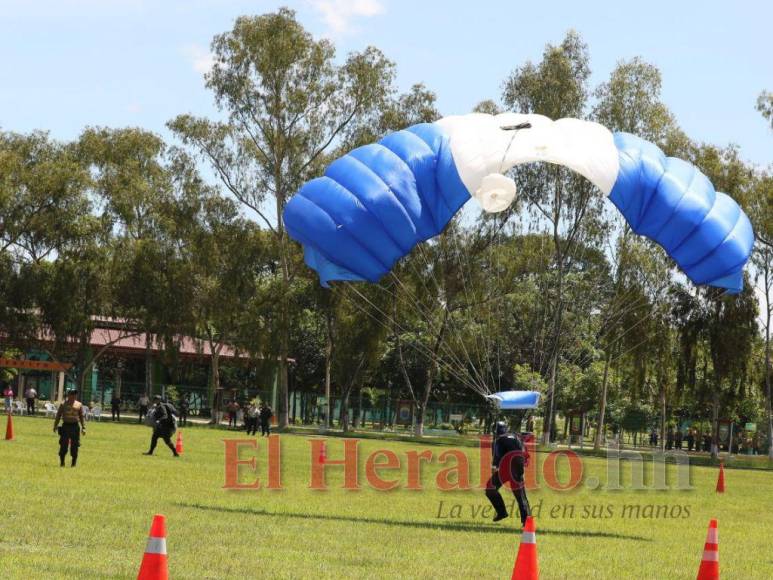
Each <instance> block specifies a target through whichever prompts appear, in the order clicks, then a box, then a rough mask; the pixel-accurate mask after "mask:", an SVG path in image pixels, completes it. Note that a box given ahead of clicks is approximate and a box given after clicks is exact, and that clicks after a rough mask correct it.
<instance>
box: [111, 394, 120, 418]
mask: <svg viewBox="0 0 773 580" xmlns="http://www.w3.org/2000/svg"><path fill="white" fill-rule="evenodd" d="M110 414H111V415H112V420H113V421H115V420H116V417H117V418H118V422H119V423H120V422H121V397H119V396H118V395H117V394H116V393H113V398H112V399H110Z"/></svg>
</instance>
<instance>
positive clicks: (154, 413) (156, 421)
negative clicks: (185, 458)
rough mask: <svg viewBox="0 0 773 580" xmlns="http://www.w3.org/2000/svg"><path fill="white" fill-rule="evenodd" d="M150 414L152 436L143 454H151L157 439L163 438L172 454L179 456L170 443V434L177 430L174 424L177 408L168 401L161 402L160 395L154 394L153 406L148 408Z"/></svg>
mask: <svg viewBox="0 0 773 580" xmlns="http://www.w3.org/2000/svg"><path fill="white" fill-rule="evenodd" d="M150 415H151V417H152V419H153V436H152V437H151V439H150V449H149V450H148V451H146V452H145V453H144V455H153V452H154V451H155V450H156V445H157V444H158V440H159V439H163V440H164V443H166V446H167V447H169V449H171V450H172V455H174V456H175V457H179V454H178V453H177V450H176V449H175V447H174V444H173V443H172V435H174V432H175V431H176V430H177V425H176V424H175V416H176V415H177V409H175V408H174V407H173V406H172V405H171V404H170V403H165V402H163V401H162V400H161V396H160V395H154V396H153V408H152V409H151V410H150Z"/></svg>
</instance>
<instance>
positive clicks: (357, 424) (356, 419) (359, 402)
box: [352, 386, 362, 429]
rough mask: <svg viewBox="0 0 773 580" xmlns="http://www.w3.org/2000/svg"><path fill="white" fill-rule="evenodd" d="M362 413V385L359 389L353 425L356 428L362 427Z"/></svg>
mask: <svg viewBox="0 0 773 580" xmlns="http://www.w3.org/2000/svg"><path fill="white" fill-rule="evenodd" d="M361 413H362V386H360V388H359V389H357V401H356V402H355V405H354V417H353V418H352V426H353V427H354V428H355V429H358V428H359V427H360V414H361Z"/></svg>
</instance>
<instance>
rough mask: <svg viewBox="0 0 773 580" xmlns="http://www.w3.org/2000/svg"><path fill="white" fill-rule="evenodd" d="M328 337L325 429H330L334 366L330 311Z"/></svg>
mask: <svg viewBox="0 0 773 580" xmlns="http://www.w3.org/2000/svg"><path fill="white" fill-rule="evenodd" d="M325 318H326V322H327V337H326V343H325V429H330V412H331V410H332V406H331V404H330V372H331V369H332V366H333V316H332V314H331V313H330V312H329V311H328V312H327V315H326V317H325Z"/></svg>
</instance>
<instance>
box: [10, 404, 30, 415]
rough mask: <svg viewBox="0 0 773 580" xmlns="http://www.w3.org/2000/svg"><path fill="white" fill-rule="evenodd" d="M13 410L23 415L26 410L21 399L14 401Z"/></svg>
mask: <svg viewBox="0 0 773 580" xmlns="http://www.w3.org/2000/svg"><path fill="white" fill-rule="evenodd" d="M13 412H14V413H16V414H17V415H24V414H25V413H26V412H27V406H26V405H25V404H24V403H22V402H21V401H14V402H13Z"/></svg>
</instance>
